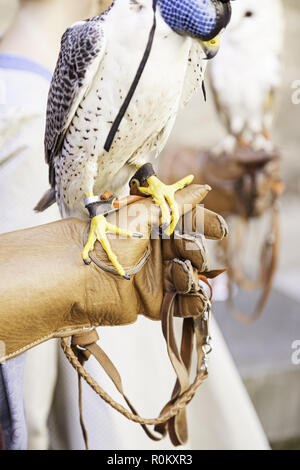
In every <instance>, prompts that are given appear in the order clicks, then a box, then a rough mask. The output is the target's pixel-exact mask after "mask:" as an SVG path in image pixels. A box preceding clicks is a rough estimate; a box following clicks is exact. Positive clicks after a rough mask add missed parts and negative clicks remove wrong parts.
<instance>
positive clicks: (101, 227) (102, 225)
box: [82, 215, 142, 280]
mask: <svg viewBox="0 0 300 470" xmlns="http://www.w3.org/2000/svg"><path fill="white" fill-rule="evenodd" d="M107 233H112V234H115V235H120V236H124V237H127V238H141V236H142V235H141V234H138V233H132V232H130V231H128V230H124V229H121V228H119V227H117V226H116V225H112V224H110V223H108V222H107V220H106V218H105V217H104V215H96V216H95V217H93V218H92V220H91V227H90V232H89V237H88V241H87V243H86V245H85V247H84V249H83V252H82V259H83V261H84V262H85V264H90V263H91V260H90V258H89V253H90V252H91V251H93V249H94V246H95V243H96V241H97V240H98V241H99V242H100V243H101V245H102V247H103V249H104V250H105V252H106V253H107V256H108V258H109V259H110V261H111V262H112V264H113V265H114V267H115V268H116V270H117V272H118V273H119V274H120V276H122V277H123V278H124V279H127V280H129V279H130V276H129V275H128V274H126V272H125V270H124V268H123V267H122V266H121V264H120V263H119V261H118V258H117V256H116V255H115V253H114V252H113V250H112V248H111V244H110V242H109V240H108V238H107V235H106V234H107Z"/></svg>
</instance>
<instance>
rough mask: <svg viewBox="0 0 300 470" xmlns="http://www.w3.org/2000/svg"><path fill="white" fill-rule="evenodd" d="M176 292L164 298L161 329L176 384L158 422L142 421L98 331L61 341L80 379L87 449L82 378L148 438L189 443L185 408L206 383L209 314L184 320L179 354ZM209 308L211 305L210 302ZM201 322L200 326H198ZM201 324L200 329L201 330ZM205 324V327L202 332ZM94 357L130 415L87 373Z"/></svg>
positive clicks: (90, 331)
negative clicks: (193, 370) (193, 371)
mask: <svg viewBox="0 0 300 470" xmlns="http://www.w3.org/2000/svg"><path fill="white" fill-rule="evenodd" d="M176 295H177V294H176V292H172V293H167V294H166V295H165V298H164V302H163V306H162V326H163V333H164V336H165V339H166V343H167V350H168V354H169V357H170V360H171V363H172V365H173V368H174V370H175V372H176V375H177V381H176V385H175V388H174V391H173V394H172V398H171V400H170V401H169V402H168V403H167V405H166V406H165V407H164V408H163V410H162V412H161V413H160V415H159V417H158V418H156V419H145V418H141V417H140V415H139V414H138V413H137V411H136V410H135V408H134V407H133V406H132V404H131V403H130V401H129V399H128V398H127V396H126V395H125V394H124V391H123V386H122V381H121V377H120V375H119V373H118V371H117V369H116V367H115V366H114V365H113V363H112V362H111V360H110V359H109V358H108V356H107V355H106V354H105V352H104V351H103V350H102V349H101V348H100V346H99V345H98V344H96V341H97V340H98V339H99V337H98V334H97V331H96V330H89V331H86V332H83V333H82V334H79V335H76V336H73V337H72V342H71V345H70V340H69V339H67V338H63V339H62V348H63V350H64V353H65V355H66V357H67V359H68V360H69V362H70V363H71V364H72V366H73V367H74V368H75V370H76V371H77V373H78V377H79V409H80V421H81V425H82V431H83V436H84V439H85V443H86V448H87V449H88V438H87V432H86V429H85V426H84V423H83V418H82V390H81V378H83V379H84V380H85V381H86V382H87V383H88V384H89V385H90V386H91V387H92V389H93V390H94V391H95V392H96V393H97V394H98V395H99V396H100V397H101V398H102V399H103V400H104V401H106V403H108V404H109V405H110V406H112V407H113V408H114V409H115V410H117V411H118V412H119V413H121V414H122V415H123V416H125V417H126V418H127V419H129V420H131V421H134V422H136V423H139V424H140V425H141V426H142V427H143V429H144V431H145V432H146V434H147V436H148V437H150V438H151V439H153V440H156V441H157V440H161V439H162V438H164V437H165V436H166V434H167V432H168V431H169V434H170V438H171V440H172V442H173V444H174V445H181V444H184V443H185V442H186V440H187V423H186V415H185V408H186V406H187V404H188V403H189V402H190V401H191V399H192V398H193V396H194V395H195V393H196V391H197V389H198V388H199V386H200V385H201V384H202V383H203V382H204V381H205V380H206V378H207V376H208V371H207V365H206V354H207V350H206V349H205V348H204V347H203V344H206V342H207V338H208V333H207V331H208V316H209V313H208V312H206V313H205V314H204V316H203V318H202V319H196V320H193V319H185V320H184V323H183V333H182V344H181V352H180V353H179V350H178V347H177V343H176V339H175V334H174V326H173V317H174V305H175V298H176ZM207 305H208V308H209V309H210V302H209V301H208V303H207ZM199 322H200V323H199ZM199 325H201V327H199ZM203 325H205V328H204V329H203ZM195 332H196V338H197V337H199V338H201V341H200V340H199V338H198V339H197V352H198V365H199V366H198V370H197V375H196V378H195V380H194V382H193V383H192V385H190V379H189V375H190V367H191V359H192V350H193V337H194V333H195ZM91 355H93V356H94V357H95V358H96V359H97V361H98V362H99V364H100V365H101V366H102V368H103V369H104V370H105V372H106V373H107V375H108V376H109V377H110V379H111V380H112V382H113V383H114V385H115V386H116V388H117V390H118V391H119V393H120V394H121V395H122V396H123V397H124V399H125V401H126V403H127V405H128V406H129V408H130V410H131V412H129V411H128V410H127V409H126V408H124V407H123V406H122V405H120V404H119V403H117V402H116V401H115V400H113V399H112V398H111V397H110V396H109V395H108V394H107V393H106V392H105V391H104V390H103V389H102V388H101V387H100V385H99V384H98V383H97V382H96V381H95V380H94V379H93V378H92V377H91V375H90V374H89V373H88V372H87V371H86V370H85V368H84V363H85V361H87V360H88V359H89V357H90V356H91ZM147 426H155V431H156V432H157V433H159V434H160V436H157V435H155V434H153V433H152V432H151V431H150V430H149V429H148V428H147Z"/></svg>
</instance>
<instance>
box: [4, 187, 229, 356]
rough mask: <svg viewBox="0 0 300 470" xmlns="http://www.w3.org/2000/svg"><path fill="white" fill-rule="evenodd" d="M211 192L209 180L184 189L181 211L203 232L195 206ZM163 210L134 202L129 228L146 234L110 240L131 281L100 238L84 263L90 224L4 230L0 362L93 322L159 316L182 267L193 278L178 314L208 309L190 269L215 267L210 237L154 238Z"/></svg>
mask: <svg viewBox="0 0 300 470" xmlns="http://www.w3.org/2000/svg"><path fill="white" fill-rule="evenodd" d="M208 190H209V189H208V187H206V186H197V185H192V186H190V187H188V188H185V189H183V190H182V191H180V192H179V193H178V195H177V198H176V199H177V202H178V204H179V208H180V212H181V214H184V213H188V212H190V214H189V224H190V227H191V228H190V230H191V229H192V231H196V226H195V224H196V210H195V208H196V205H197V204H200V203H201V201H202V199H203V198H204V197H205V195H206V194H207V192H208ZM156 209H157V208H156V206H155V205H154V204H153V203H152V202H151V200H150V199H145V200H143V201H140V202H138V203H136V204H134V205H132V206H131V207H130V209H129V208H128V227H127V228H129V229H130V230H132V231H133V232H137V231H139V232H142V233H143V235H144V238H143V239H126V240H124V239H112V240H111V244H112V247H113V250H114V251H115V252H116V253H117V254H118V256H119V259H120V262H121V263H122V264H123V265H124V266H125V267H126V270H127V272H129V273H131V280H130V281H128V280H124V279H123V278H121V277H119V276H117V275H116V274H115V273H114V272H113V267H112V265H111V264H110V262H109V261H108V259H107V257H106V253H105V252H104V251H103V249H102V247H101V246H100V244H99V243H97V245H96V249H95V252H94V253H93V254H92V259H93V262H92V263H91V265H89V266H86V265H84V264H83V263H82V260H81V257H80V254H81V250H82V246H83V244H84V239H85V236H86V233H87V223H85V222H82V221H79V220H76V219H67V220H62V221H59V222H55V223H52V224H49V225H45V226H40V227H35V228H31V229H27V230H22V231H19V232H14V233H8V234H4V235H1V236H0V259H1V281H0V296H1V306H0V341H2V346H5V352H4V348H3V347H2V348H0V349H1V350H2V351H1V353H0V361H3V360H6V359H9V358H12V357H14V356H16V355H18V354H20V353H22V352H24V351H26V350H28V349H30V348H32V347H34V346H36V345H38V344H40V343H42V342H45V341H47V340H48V339H50V338H54V337H63V336H70V335H72V334H74V333H76V332H79V331H80V330H82V329H83V328H86V327H91V326H100V325H101V326H105V325H126V324H129V323H133V322H135V321H136V319H137V315H139V314H143V315H146V316H147V317H149V318H151V319H153V320H159V319H160V311H161V305H162V301H163V295H164V292H165V291H166V290H169V289H172V288H174V287H172V283H174V279H173V278H174V275H175V273H177V274H176V276H175V277H176V279H177V281H175V282H178V284H180V283H183V284H184V283H185V282H188V283H190V285H189V286H185V285H182V286H181V291H182V297H181V298H180V299H178V301H177V302H176V313H177V314H178V315H179V314H180V315H182V316H188V315H189V314H193V315H195V313H198V314H199V313H201V309H202V308H203V302H202V300H201V296H197V295H196V294H197V292H196V291H197V283H195V286H194V290H195V292H193V295H191V296H190V297H188V296H187V295H185V291H186V292H188V291H189V290H191V286H192V283H193V279H192V278H191V275H193V273H194V275H195V276H196V275H197V272H196V271H195V269H196V270H198V271H199V272H206V271H208V253H207V249H206V247H205V243H204V240H203V237H202V238H199V239H195V240H193V239H191V240H188V241H187V246H185V243H186V242H185V240H184V237H183V238H178V239H176V237H175V238H172V239H171V240H160V239H156V240H151V241H150V242H149V235H150V225H152V227H153V226H158V225H159V211H158V210H156ZM192 209H193V210H192ZM191 210H192V212H191ZM125 211H126V208H125V209H122V210H120V211H119V212H118V213H117V217H118V221H117V223H118V225H120V226H122V225H123V227H124V221H123V219H124V215H125ZM203 211H204V215H205V217H204V234H205V236H206V237H207V238H211V239H221V238H222V237H224V236H225V235H226V234H227V227H226V224H225V222H224V220H223V219H222V218H221V217H220V216H218V215H216V214H214V213H212V212H209V211H207V210H205V209H203V208H202V209H201V208H200V211H199V210H198V216H199V212H200V219H201V214H203ZM113 217H114V216H113V215H110V216H108V220H110V221H111V222H112V223H115V221H114V220H112V219H113ZM198 218H199V217H198ZM187 223H188V217H186V218H185V224H186V225H187ZM187 238H188V239H189V237H187ZM174 258H177V259H178V260H179V261H178V262H177V264H176V265H175V267H174V265H173V264H171V261H172V260H173V259H174ZM180 263H181V266H179V265H180ZM182 273H184V275H183V277H182V276H181V274H182ZM187 273H188V274H187ZM191 273H192V274H191ZM178 287H180V286H176V288H178Z"/></svg>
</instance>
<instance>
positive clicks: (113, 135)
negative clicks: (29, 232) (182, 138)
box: [36, 0, 231, 279]
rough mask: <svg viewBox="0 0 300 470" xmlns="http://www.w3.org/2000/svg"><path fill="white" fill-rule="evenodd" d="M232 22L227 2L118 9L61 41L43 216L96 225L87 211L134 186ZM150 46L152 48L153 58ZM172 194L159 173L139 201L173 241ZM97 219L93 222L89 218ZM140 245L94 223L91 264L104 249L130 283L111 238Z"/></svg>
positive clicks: (136, 0)
mask: <svg viewBox="0 0 300 470" xmlns="http://www.w3.org/2000/svg"><path fill="white" fill-rule="evenodd" d="M230 15H231V7H230V1H229V0H222V1H221V0H115V1H114V2H113V3H112V5H111V7H110V8H109V9H108V10H107V11H106V12H104V13H103V14H102V15H101V16H97V17H95V18H92V19H89V20H87V21H81V22H78V23H75V24H74V25H72V26H71V27H70V28H69V29H68V30H67V31H66V33H65V34H64V36H63V37H62V42H61V51H60V55H59V58H58V62H57V66H56V69H55V72H54V76H53V79H52V83H51V87H50V92H49V99H48V107H47V124H46V133H45V153H46V161H47V163H48V165H49V180H50V185H51V189H50V191H48V193H47V194H46V195H45V196H44V197H43V198H42V200H41V201H40V202H39V204H38V205H37V207H36V210H38V211H41V210H44V209H46V208H47V207H49V206H50V205H51V204H52V203H54V202H55V201H56V202H57V204H58V206H59V208H60V212H61V215H62V217H77V218H80V219H83V220H87V219H88V218H89V211H88V210H87V207H88V205H89V204H91V203H92V202H94V201H99V197H100V196H101V195H102V194H103V193H105V191H106V190H109V191H110V192H111V193H113V194H114V195H115V196H116V197H120V196H122V195H124V193H126V190H127V187H128V182H129V181H130V180H131V178H132V177H133V176H134V174H135V173H136V172H137V170H139V169H140V171H141V169H142V168H144V167H145V165H146V164H147V163H148V162H150V161H151V160H152V159H153V157H157V156H158V155H159V154H160V152H161V151H162V149H163V148H164V146H165V144H166V141H167V139H168V137H169V134H170V132H171V130H172V128H173V125H174V122H175V119H176V116H177V114H178V111H179V110H180V108H181V107H182V106H183V105H185V104H186V103H187V102H188V101H189V100H190V98H191V97H192V95H193V94H194V92H195V91H196V90H197V89H198V87H199V86H201V84H202V82H203V79H204V72H205V68H206V62H207V60H206V59H210V58H212V57H213V56H215V55H216V53H217V51H218V48H219V42H220V40H219V35H220V33H221V32H222V31H223V29H224V28H225V27H226V26H227V24H228V22H229V20H230ZM145 47H146V49H145ZM192 180H193V177H192V176H188V177H186V178H184V179H183V180H181V181H180V182H178V183H175V184H174V185H171V186H167V185H165V184H163V183H162V182H161V181H160V180H159V179H158V178H157V177H156V176H155V174H150V175H149V176H148V177H147V178H146V183H147V184H146V186H147V187H145V188H142V187H140V192H142V193H143V194H146V195H149V196H152V197H153V199H154V201H155V202H156V204H158V205H159V206H160V208H161V213H162V228H163V230H164V231H165V232H166V233H167V234H169V235H171V234H172V233H173V231H174V229H175V226H176V224H177V222H178V219H179V215H178V209H177V206H176V202H175V197H174V194H175V192H176V191H177V190H178V189H180V188H183V187H184V186H186V185H188V184H190V183H191V182H192ZM90 216H91V214H90ZM107 232H110V233H116V234H119V235H121V236H125V237H132V236H138V234H132V233H130V232H128V231H126V230H121V229H119V228H118V227H116V226H112V225H108V224H107V223H106V219H105V217H104V215H103V214H97V215H95V214H94V216H93V217H92V221H91V226H90V233H89V238H88V242H87V244H86V246H85V248H84V250H83V252H82V258H83V260H84V262H85V263H86V264H88V263H89V262H90V259H89V253H90V252H91V251H92V250H93V248H94V244H95V242H96V241H97V240H98V241H99V242H100V243H101V244H102V246H103V248H104V249H105V251H106V252H107V255H108V257H109V259H110V260H111V262H112V263H113V265H114V266H115V268H116V270H117V272H118V273H119V274H120V275H121V276H123V277H124V278H126V279H128V278H129V276H128V275H127V274H126V272H125V270H124V269H123V267H122V266H121V265H120V263H119V262H118V259H117V257H116V255H115V254H114V253H113V251H112V249H111V246H110V243H109V240H108V238H107V235H106V233H107Z"/></svg>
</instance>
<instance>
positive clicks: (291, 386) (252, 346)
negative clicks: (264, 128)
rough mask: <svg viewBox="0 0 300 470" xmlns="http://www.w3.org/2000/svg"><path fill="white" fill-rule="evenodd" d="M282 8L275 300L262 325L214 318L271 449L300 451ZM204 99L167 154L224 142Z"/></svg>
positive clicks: (292, 137)
mask: <svg viewBox="0 0 300 470" xmlns="http://www.w3.org/2000/svg"><path fill="white" fill-rule="evenodd" d="M241 1H242V0H241ZM283 4H284V9H285V22H286V26H285V28H286V32H285V43H284V48H283V55H282V61H283V64H282V70H283V73H282V86H281V89H280V97H279V99H280V105H279V107H278V115H277V117H276V121H275V126H274V130H273V134H272V136H273V139H274V141H275V143H276V145H277V147H278V149H279V151H280V153H281V157H282V176H283V180H284V183H285V185H286V191H285V194H284V195H283V197H282V199H281V230H282V234H281V253H280V262H279V269H278V272H277V275H276V280H275V286H274V290H273V293H272V295H271V298H270V299H269V302H268V304H267V307H266V309H265V311H264V313H263V316H262V318H261V319H260V320H259V321H258V322H256V323H255V324H253V325H243V324H240V323H238V322H236V321H235V320H234V319H232V318H231V316H230V315H229V314H228V315H227V314H225V313H224V308H223V307H222V306H221V305H220V304H219V303H215V304H214V314H215V317H216V319H217V321H218V323H219V325H220V327H221V329H222V332H223V334H224V336H225V339H226V341H227V345H228V347H229V349H230V350H231V353H232V354H233V357H234V360H235V362H236V364H237V366H238V369H239V371H240V373H241V375H242V378H243V380H244V382H245V384H246V387H247V389H248V392H249V394H250V396H251V399H252V401H253V403H254V405H255V408H256V410H257V412H258V415H259V417H260V419H261V421H262V424H263V427H264V429H265V431H266V433H267V436H268V438H269V439H270V441H271V443H272V445H273V447H274V448H297V449H300V393H299V391H300V365H295V364H293V362H292V354H293V349H292V345H293V343H294V342H295V341H297V340H298V341H299V340H300V288H299V286H300V248H299V240H300V215H299V214H300V213H299V207H300V131H299V128H300V104H298V105H297V104H293V101H292V95H293V93H295V81H296V80H300V54H299V51H298V46H297V44H299V40H300V33H299V26H300V3H299V1H298V0H284V2H283ZM221 53H222V50H220V54H221ZM207 85H208V84H207ZM293 87H294V88H293ZM207 88H208V86H207ZM298 88H299V84H298ZM207 92H208V99H207V103H206V104H203V96H202V93H198V96H197V97H195V98H194V99H193V100H192V101H191V102H190V104H189V105H188V106H187V108H186V109H185V110H184V111H183V112H182V113H181V114H180V116H179V118H178V120H177V123H176V125H175V128H174V131H173V133H172V136H171V139H170V141H169V149H170V148H172V149H173V148H174V147H177V146H179V145H180V146H181V145H184V146H189V147H191V146H192V147H197V148H200V149H202V148H211V147H213V146H214V145H216V144H217V143H218V142H219V141H220V140H221V139H222V138H223V137H224V135H225V129H224V126H223V125H222V123H221V122H220V120H219V119H218V118H217V116H216V110H215V107H214V102H213V97H212V92H211V90H210V89H209V88H208V90H207ZM298 97H299V95H298ZM212 122H213V123H214V125H213V126H212ZM166 151H168V149H166ZM253 225H254V226H253V230H252V233H250V236H249V244H248V247H247V251H246V252H245V262H246V265H247V266H248V267H249V269H250V270H254V269H255V267H256V268H257V261H258V260H257V256H256V257H255V256H253V253H257V246H256V236H257V230H259V229H260V227H258V225H257V223H254V224H253ZM255 299H256V296H255V294H254V295H252V294H249V293H246V294H243V295H241V297H240V298H239V299H238V302H239V305H240V306H241V307H242V308H243V309H244V310H247V309H248V310H249V304H251V303H252V302H253V304H254V300H255Z"/></svg>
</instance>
